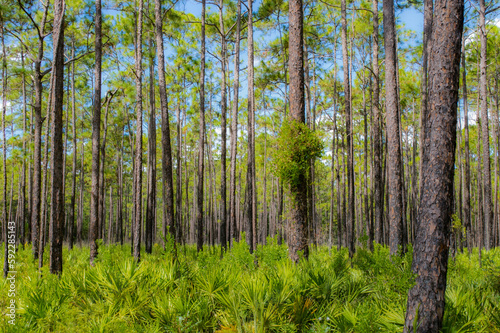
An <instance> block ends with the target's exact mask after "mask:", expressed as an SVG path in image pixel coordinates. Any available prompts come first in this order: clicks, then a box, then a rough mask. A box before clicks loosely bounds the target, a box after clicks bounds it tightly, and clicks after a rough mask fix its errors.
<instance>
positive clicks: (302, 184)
mask: <svg viewBox="0 0 500 333" xmlns="http://www.w3.org/2000/svg"><path fill="white" fill-rule="evenodd" d="M289 6H290V9H289V24H290V32H289V34H290V37H289V61H288V67H289V69H290V97H289V98H290V120H291V121H292V126H297V125H296V124H298V123H305V112H304V111H305V109H304V108H305V101H304V53H303V52H304V33H303V29H304V23H303V20H304V12H303V7H302V0H291V1H290V3H289ZM306 177H307V175H306V174H304V173H302V174H300V175H299V176H298V181H297V182H296V183H294V184H291V185H290V190H291V194H292V206H291V208H290V219H291V221H290V222H291V223H290V233H289V235H290V239H289V241H288V247H289V256H290V259H291V260H292V261H294V262H295V263H298V261H299V259H300V257H299V251H301V252H302V253H303V256H304V258H305V259H307V258H308V257H309V247H308V241H307V222H308V221H307V179H306Z"/></svg>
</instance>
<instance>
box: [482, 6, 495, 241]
mask: <svg viewBox="0 0 500 333" xmlns="http://www.w3.org/2000/svg"><path fill="white" fill-rule="evenodd" d="M485 13H486V6H485V3H484V0H479V33H480V39H481V51H480V64H479V70H480V76H479V101H480V103H481V104H480V108H481V120H482V122H481V126H482V128H481V129H482V134H483V137H482V140H483V170H482V172H483V190H484V194H483V212H484V228H485V233H484V236H485V239H484V246H485V248H486V250H489V249H490V248H491V247H492V246H493V216H492V213H493V212H492V208H491V171H490V131H489V124H488V92H487V78H486V50H487V40H486V24H485Z"/></svg>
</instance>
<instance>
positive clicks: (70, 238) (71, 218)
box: [68, 41, 78, 250]
mask: <svg viewBox="0 0 500 333" xmlns="http://www.w3.org/2000/svg"><path fill="white" fill-rule="evenodd" d="M71 46H72V49H71V57H72V58H74V57H75V42H74V41H73V42H72V45H71ZM71 115H72V119H71V120H72V125H73V132H72V135H73V162H72V163H73V165H72V167H73V168H72V170H73V171H72V176H71V198H70V206H69V217H68V247H69V249H70V250H71V249H73V239H74V236H73V235H74V231H73V230H74V225H75V197H76V155H77V154H78V149H77V142H76V104H75V63H74V62H73V63H72V64H71Z"/></svg>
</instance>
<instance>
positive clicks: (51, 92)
mask: <svg viewBox="0 0 500 333" xmlns="http://www.w3.org/2000/svg"><path fill="white" fill-rule="evenodd" d="M53 74H54V72H53V71H52V73H51V77H50V88H49V99H48V103H47V104H48V107H47V116H46V117H47V123H46V125H47V128H46V130H45V147H44V148H45V153H44V156H43V179H42V200H41V201H42V205H41V206H42V207H41V219H42V220H41V221H40V222H41V223H40V236H39V239H40V242H39V244H38V253H39V258H38V268H42V267H43V253H44V250H45V245H46V242H47V210H48V208H47V187H48V185H47V183H48V181H49V179H48V167H47V165H48V164H49V157H48V156H49V140H50V139H49V138H50V137H51V136H50V130H51V124H52V123H51V121H52V104H53V95H54V75H53Z"/></svg>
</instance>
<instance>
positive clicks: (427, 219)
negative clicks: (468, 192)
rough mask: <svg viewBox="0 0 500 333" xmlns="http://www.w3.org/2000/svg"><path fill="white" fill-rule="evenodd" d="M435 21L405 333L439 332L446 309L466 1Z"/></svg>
mask: <svg viewBox="0 0 500 333" xmlns="http://www.w3.org/2000/svg"><path fill="white" fill-rule="evenodd" d="M434 18H435V26H437V27H440V29H436V30H435V31H433V34H432V38H431V42H432V52H431V54H430V59H429V64H430V68H429V110H428V111H429V113H428V115H427V121H426V122H425V131H426V136H425V141H424V147H423V153H424V155H423V163H422V190H421V193H420V198H421V204H420V208H419V214H418V222H417V223H418V224H419V226H418V228H417V235H416V241H415V247H414V251H413V263H412V269H413V272H414V273H415V276H416V279H415V286H414V287H413V288H412V289H411V290H410V291H409V292H408V303H407V304H408V305H407V312H406V321H405V327H404V332H418V333H420V332H422V333H424V332H438V331H439V330H440V329H441V327H442V320H443V315H444V309H445V304H444V302H445V291H446V273H447V268H448V240H449V231H450V225H451V213H452V206H453V180H454V179H453V178H454V162H455V146H456V126H457V102H458V87H459V75H460V71H459V68H460V44H461V39H462V29H463V19H464V3H463V1H462V0H456V1H451V2H450V1H445V0H437V1H436V11H435V16H434ZM417 312H418V317H417ZM414 324H415V326H414Z"/></svg>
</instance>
